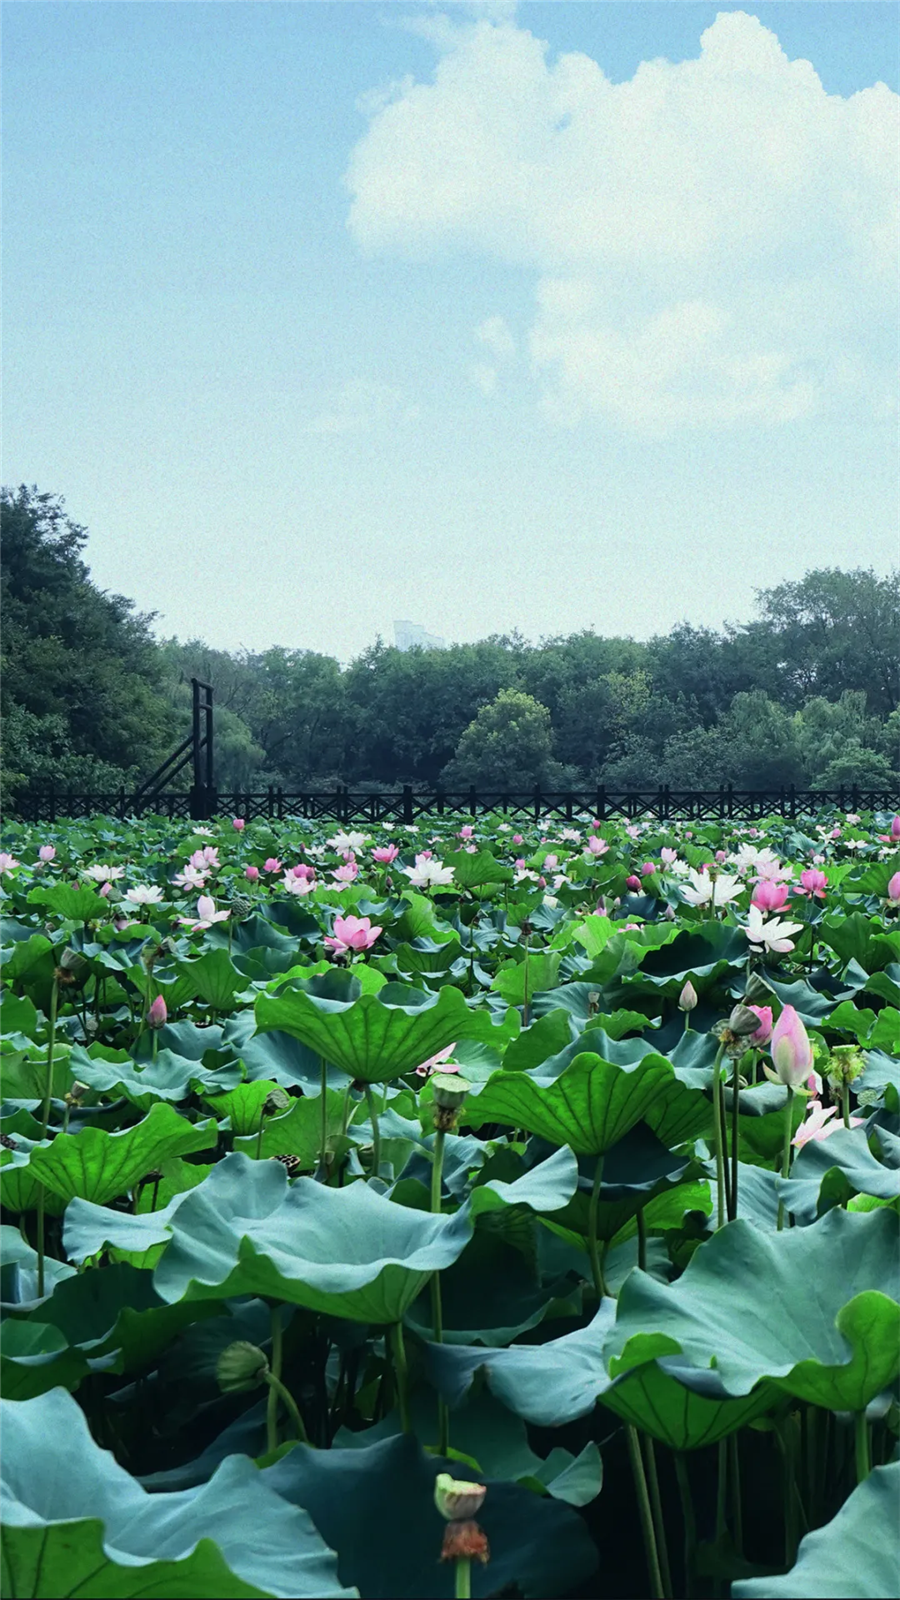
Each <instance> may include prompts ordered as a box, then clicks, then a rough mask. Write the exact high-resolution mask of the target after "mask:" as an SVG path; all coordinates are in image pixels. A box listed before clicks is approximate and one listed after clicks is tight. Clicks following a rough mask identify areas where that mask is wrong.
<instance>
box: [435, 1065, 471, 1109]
mask: <svg viewBox="0 0 900 1600" xmlns="http://www.w3.org/2000/svg"><path fill="white" fill-rule="evenodd" d="M471 1087H472V1085H471V1084H470V1083H469V1082H468V1081H467V1079H465V1078H459V1077H456V1076H455V1075H454V1076H451V1075H450V1073H448V1072H438V1073H436V1074H435V1076H434V1077H433V1078H432V1080H431V1090H432V1094H433V1095H434V1103H435V1105H436V1106H439V1107H440V1109H441V1110H442V1111H458V1110H459V1108H460V1106H461V1105H462V1103H463V1101H464V1100H465V1098H466V1095H467V1094H468V1093H469V1090H470V1089H471Z"/></svg>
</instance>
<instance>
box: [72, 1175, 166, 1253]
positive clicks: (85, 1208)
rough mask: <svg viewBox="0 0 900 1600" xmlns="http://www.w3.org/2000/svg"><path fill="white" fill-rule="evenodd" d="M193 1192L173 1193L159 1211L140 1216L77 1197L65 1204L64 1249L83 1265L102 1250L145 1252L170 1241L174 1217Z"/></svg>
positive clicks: (142, 1213)
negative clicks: (113, 1209)
mask: <svg viewBox="0 0 900 1600" xmlns="http://www.w3.org/2000/svg"><path fill="white" fill-rule="evenodd" d="M190 1192H191V1191H190V1190H187V1191H185V1193H184V1194H177V1195H175V1196H173V1198H172V1199H171V1200H170V1201H169V1202H168V1204H167V1205H164V1206H160V1208H159V1210H158V1211H145V1212H139V1213H138V1215H137V1216H135V1215H133V1214H132V1212H130V1211H110V1210H109V1209H108V1208H107V1207H106V1206H102V1205H95V1204H93V1202H92V1201H90V1200H80V1199H77V1198H76V1199H75V1200H72V1201H71V1202H70V1203H69V1205H68V1206H67V1207H66V1215H65V1220H64V1222H63V1249H64V1250H65V1252H66V1255H67V1257H68V1259H69V1260H70V1261H75V1262H78V1264H79V1265H80V1264H81V1263H82V1262H84V1261H87V1260H89V1259H90V1257H91V1256H95V1255H97V1254H98V1253H99V1252H100V1251H101V1250H106V1249H112V1250H116V1251H125V1252H127V1253H128V1254H129V1255H143V1254H144V1253H145V1252H146V1251H148V1250H152V1249H153V1248H154V1247H155V1246H162V1245H164V1244H168V1242H169V1240H170V1239H171V1237H172V1230H171V1222H172V1218H173V1216H174V1215H175V1212H176V1211H177V1210H178V1207H179V1206H180V1205H181V1203H182V1201H184V1200H186V1199H187V1195H188V1194H189V1193H190ZM154 1265H155V1263H154Z"/></svg>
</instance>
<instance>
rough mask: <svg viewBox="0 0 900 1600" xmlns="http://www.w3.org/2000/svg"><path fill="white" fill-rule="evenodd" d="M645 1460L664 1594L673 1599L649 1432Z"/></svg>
mask: <svg viewBox="0 0 900 1600" xmlns="http://www.w3.org/2000/svg"><path fill="white" fill-rule="evenodd" d="M642 1442H643V1446H644V1460H645V1462H646V1468H647V1484H648V1487H649V1490H650V1509H651V1511H652V1512H653V1528H654V1532H655V1534H656V1544H657V1549H658V1550H659V1566H660V1575H661V1577H662V1586H663V1594H664V1595H665V1597H666V1600H672V1596H673V1593H674V1591H673V1589H672V1573H671V1569H670V1567H669V1550H668V1546H667V1544H666V1525H665V1522H664V1521H663V1510H662V1498H661V1496H660V1492H659V1477H658V1475H657V1471H656V1449H655V1447H654V1443H653V1440H652V1439H651V1437H650V1435H649V1433H645V1434H644V1436H643V1441H642Z"/></svg>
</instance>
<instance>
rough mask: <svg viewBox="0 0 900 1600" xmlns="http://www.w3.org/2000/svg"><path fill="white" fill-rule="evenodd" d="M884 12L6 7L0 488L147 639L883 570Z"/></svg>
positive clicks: (228, 638)
mask: <svg viewBox="0 0 900 1600" xmlns="http://www.w3.org/2000/svg"><path fill="white" fill-rule="evenodd" d="M898 24H900V9H898V6H897V5H896V4H895V3H893V0H872V3H870V0H852V3H848V4H845V3H842V0H833V3H825V4H820V3H817V0H792V3H789V4H785V3H781V0H765V3H762V4H756V5H751V4H749V3H748V4H746V5H744V6H735V5H715V4H713V5H707V4H699V3H694V0H683V3H682V0H641V3H637V4H625V3H619V0H580V3H569V0H555V3H549V4H548V3H534V4H527V3H526V4H519V5H513V4H498V3H492V4H487V3H485V4H463V3H458V4H453V3H451V4H446V3H445V4H422V3H405V0H391V3H384V0H359V3H356V0H346V3H345V0H340V3H331V0H294V3H276V0H233V3H218V0H208V3H207V0H183V3H182V0H173V3H168V0H152V3H151V0H112V3H108V0H78V3H68V0H59V3H52V4H47V3H44V0H12V3H8V4H5V5H4V6H3V75H4V80H5V91H4V93H5V110H4V149H5V154H4V230H3V233H4V239H3V244H4V257H5V267H4V276H5V287H4V302H3V309H4V327H5V339H4V345H5V349H4V368H5V385H4V386H5V407H4V419H3V420H4V428H3V436H4V446H3V481H4V483H6V484H11V485H17V484H19V483H28V484H36V485H37V486H38V488H39V489H40V490H41V492H51V493H54V494H61V495H63V496H64V497H65V501H66V509H67V512H68V514H69V515H70V516H71V517H72V518H73V519H74V520H75V521H76V522H78V523H81V524H82V525H84V526H85V527H87V528H88V530H89V533H90V540H89V544H88V550H87V558H88V560H89V563H90V566H91V571H92V575H93V577H94V579H95V581H96V582H98V583H99V584H100V585H101V586H102V587H103V588H104V589H108V590H111V591H115V592H120V593H124V594H127V595H129V596H131V597H132V598H133V599H134V600H135V601H136V603H137V605H138V606H139V608H140V609H141V610H143V611H154V612H156V613H157V614H158V615H157V620H156V623H155V627H156V630H157V632H158V633H159V634H160V635H161V636H166V637H167V636H171V635H177V636H178V637H180V638H182V639H188V638H198V637H199V638H204V639H205V640H206V641H207V642H208V643H209V644H211V645H214V646H216V647H219V648H225V649H231V650H237V649H247V650H262V649H265V648H267V647H268V646H270V645H282V646H285V647H287V648H289V649H311V650H318V651H324V652H327V653H329V654H333V655H336V656H338V657H339V658H340V659H341V660H345V661H346V660H348V659H350V658H351V657H353V656H354V655H356V654H358V653H359V652H360V651H362V650H363V649H365V648H366V646H368V645H370V644H372V643H373V642H374V641H375V639H376V637H377V636H379V635H380V636H382V637H384V638H385V640H386V641H387V642H392V640H393V623H394V621H395V620H396V619H407V618H408V619H411V620H413V621H415V622H418V623H420V624H422V625H423V626H424V627H425V628H426V629H428V630H429V631H430V632H432V633H436V634H440V635H443V636H444V637H445V638H446V639H447V640H448V641H466V640H474V639H479V638H483V637H486V636H487V635H489V634H491V633H508V632H511V631H512V630H513V629H519V630H520V631H521V633H523V634H524V635H525V636H526V637H527V638H530V639H534V640H537V639H538V638H540V637H548V636H554V635H560V634H567V633H571V632H575V631H578V630H581V629H584V628H593V629H595V630H596V631H597V632H598V633H603V634H629V635H631V636H633V637H635V638H647V637H649V636H651V635H652V634H654V633H665V632H668V631H669V629H670V628H671V627H673V626H674V625H675V624H676V623H678V622H679V621H682V620H688V621H690V622H691V623H693V624H694V625H697V626H699V625H706V626H711V627H720V626H721V625H722V624H723V622H725V621H726V620H732V621H741V620H747V619H748V618H749V617H750V616H751V615H752V613H753V606H754V592H755V590H757V589H760V588H769V587H772V586H774V585H775V584H777V583H780V582H782V581H785V580H789V579H797V578H799V577H801V576H802V575H803V573H804V572H805V571H807V570H808V569H810V568H812V567H823V566H839V567H844V568H848V567H857V566H863V567H869V566H871V567H874V568H875V569H876V571H878V572H881V573H884V572H886V571H887V570H889V569H890V568H891V567H892V566H894V565H896V564H897V560H898V553H900V547H898V506H900V494H898V489H900V471H898V467H900V456H898V431H897V412H898V386H897V376H896V373H897V346H898V340H897V334H898V328H900V315H898V249H897V238H898V235H897V221H896V210H897V201H898V188H900V161H898V148H900V147H898V106H900V99H898V91H900V72H898V67H900V62H898V55H900V26H898Z"/></svg>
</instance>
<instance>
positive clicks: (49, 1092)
mask: <svg viewBox="0 0 900 1600" xmlns="http://www.w3.org/2000/svg"><path fill="white" fill-rule="evenodd" d="M58 1005H59V981H58V979H57V978H55V977H54V979H53V987H52V988H51V990H50V1031H49V1033H48V1035H47V1076H46V1079H45V1081H44V1107H43V1111H42V1113H41V1138H42V1139H46V1137H47V1125H48V1123H49V1121H50V1101H51V1099H52V1098H53V1052H54V1049H55V1048H56V1012H57V1007H58Z"/></svg>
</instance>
